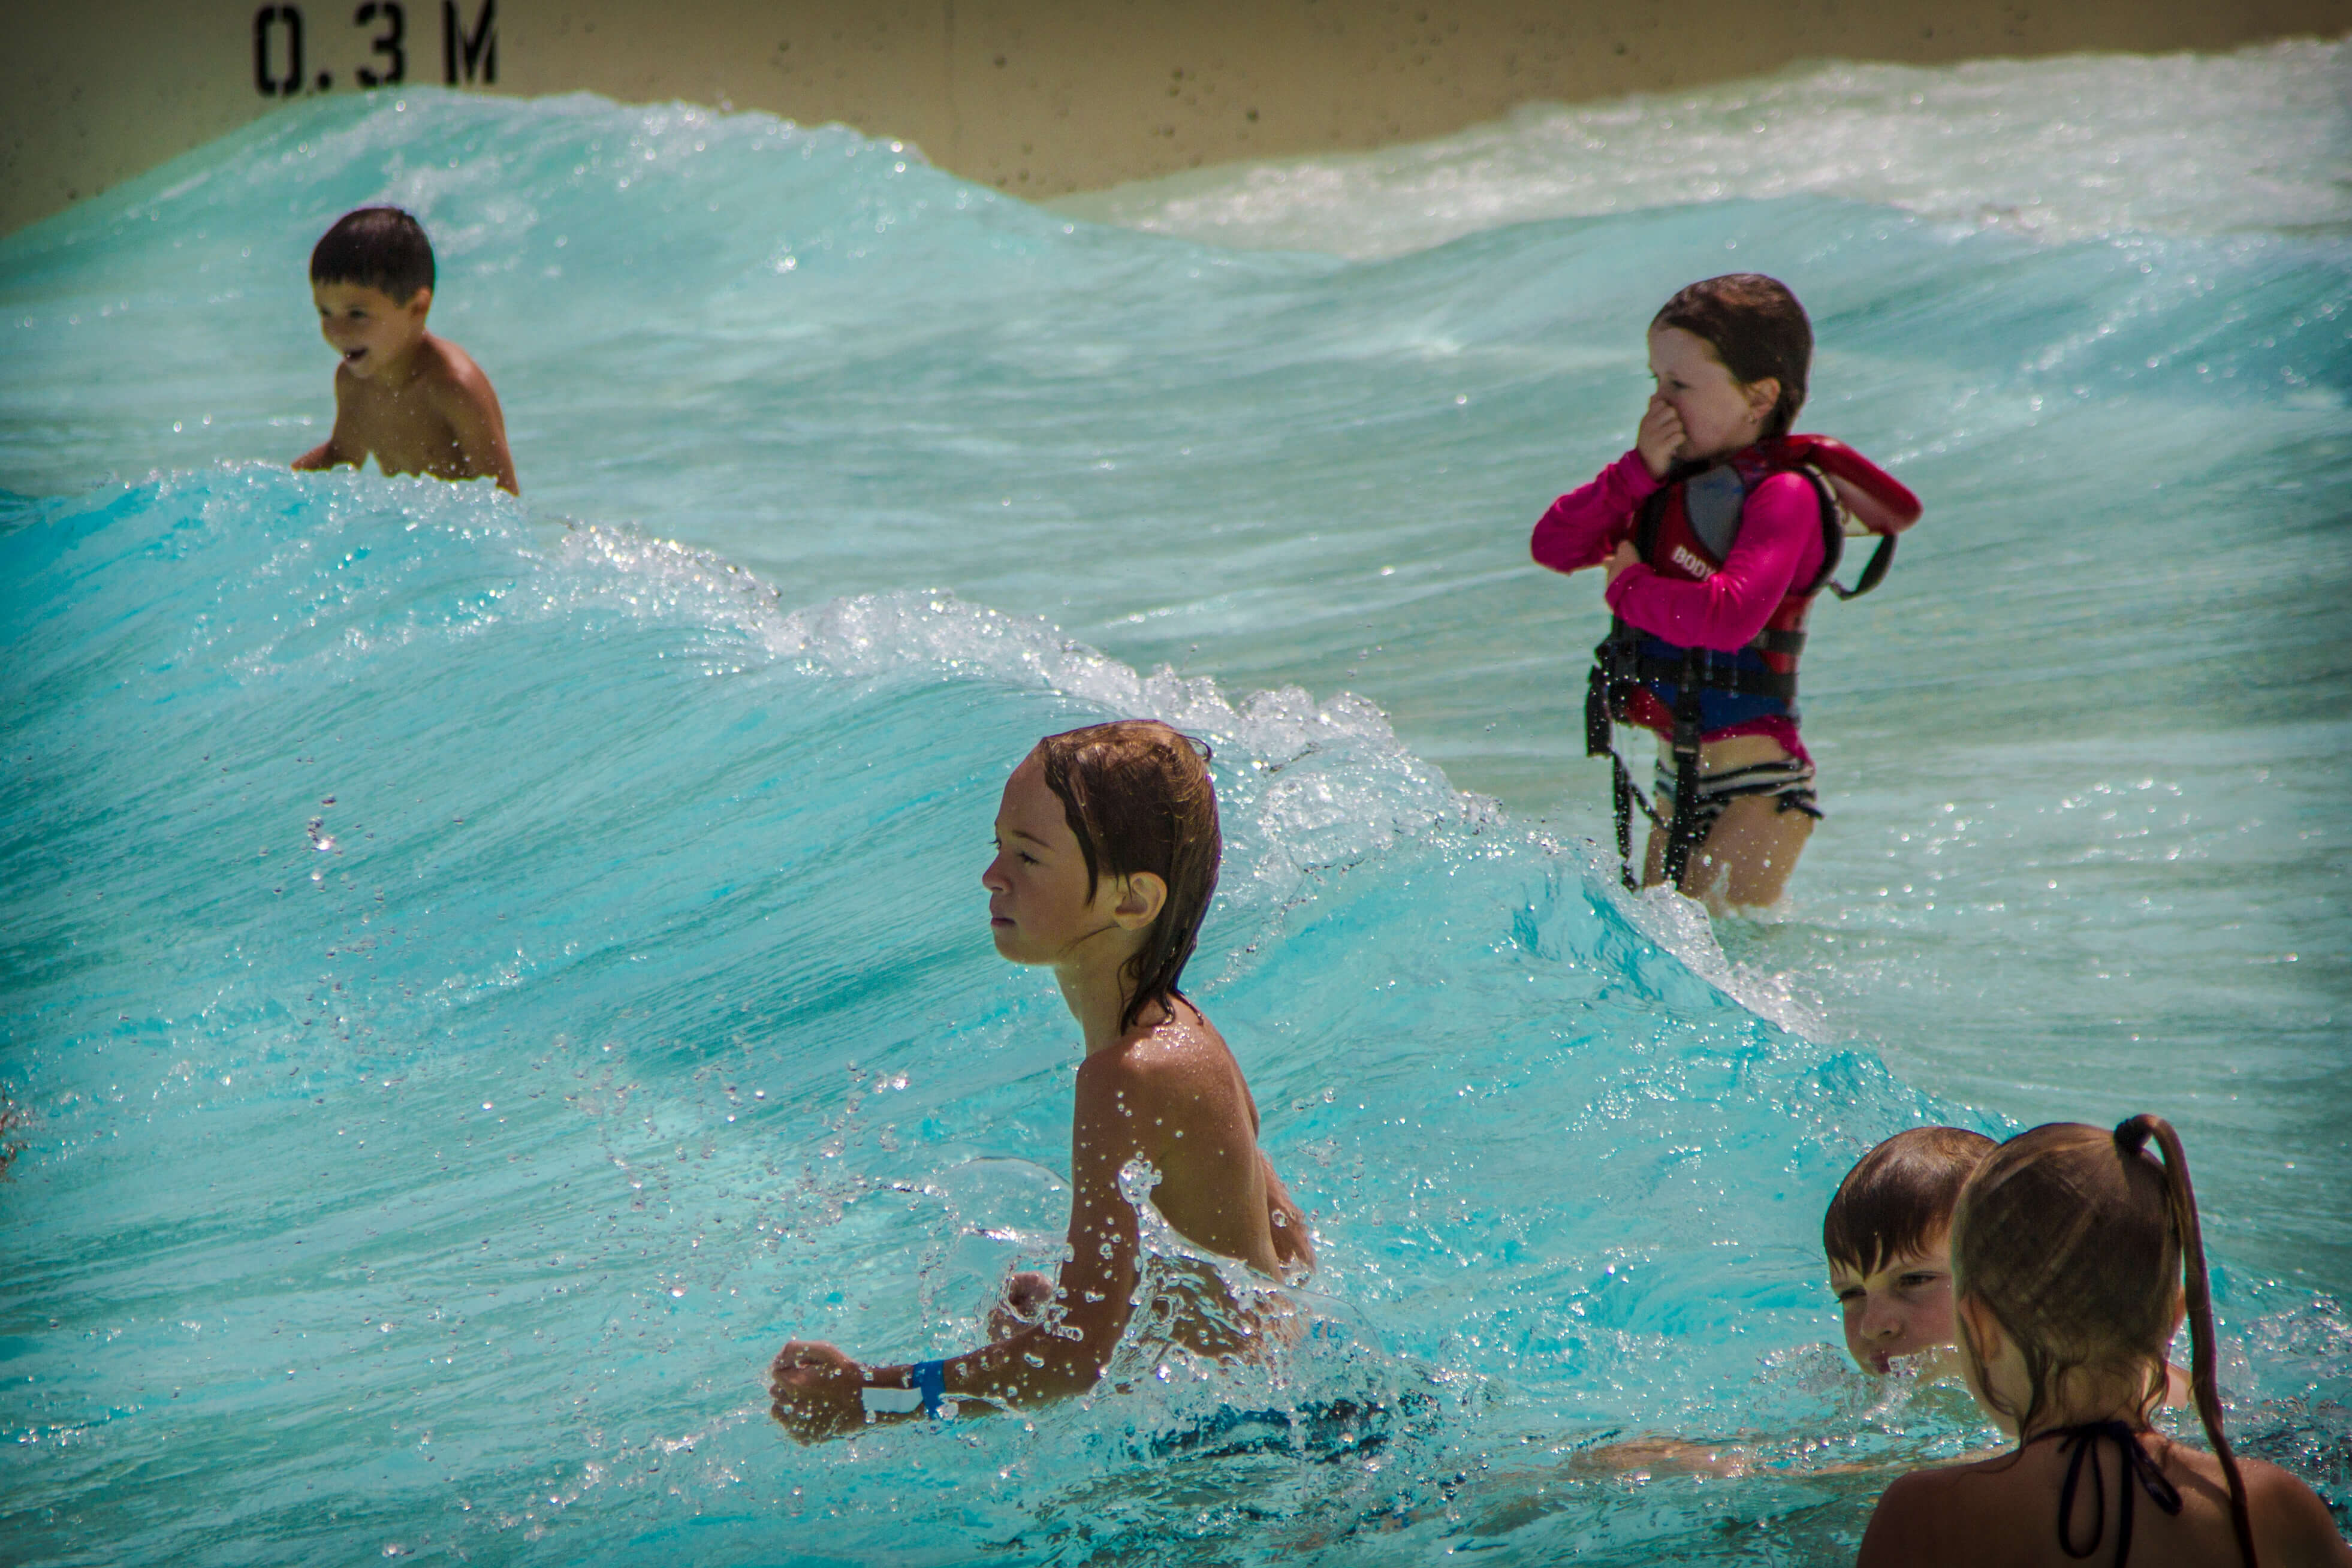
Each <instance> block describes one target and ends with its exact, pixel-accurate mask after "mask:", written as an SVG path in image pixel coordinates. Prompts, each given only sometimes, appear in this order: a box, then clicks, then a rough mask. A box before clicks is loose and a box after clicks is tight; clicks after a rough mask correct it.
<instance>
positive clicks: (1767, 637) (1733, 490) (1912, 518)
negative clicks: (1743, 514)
mask: <svg viewBox="0 0 2352 1568" xmlns="http://www.w3.org/2000/svg"><path fill="white" fill-rule="evenodd" d="M1781 473H1798V474H1802V475H1803V476H1804V477H1805V479H1806V480H1807V481H1808V482H1809V483H1810V484H1811V486H1812V487H1813V490H1814V493H1815V494H1816V495H1817V496H1819V497H1820V500H1821V511H1822V569H1821V571H1820V572H1819V573H1817V574H1815V575H1814V576H1813V578H1812V580H1811V581H1810V582H1806V583H1791V584H1789V591H1788V593H1787V594H1786V595H1783V596H1782V598H1781V600H1780V604H1779V605H1776V606H1775V607H1774V608H1773V611H1772V615H1771V617H1770V618H1769V619H1768V620H1767V621H1766V622H1765V623H1764V628H1763V630H1761V631H1760V632H1759V633H1757V635H1756V637H1755V640H1754V641H1752V642H1750V643H1749V644H1748V647H1746V648H1743V649H1741V650H1740V652H1741V653H1743V654H1745V653H1748V652H1751V651H1752V652H1753V653H1754V654H1756V655H1757V656H1758V658H1757V659H1755V660H1747V659H1742V660H1740V661H1739V662H1740V663H1744V664H1748V665H1749V666H1750V667H1751V668H1754V667H1755V666H1756V665H1757V664H1760V666H1761V668H1764V669H1768V670H1769V671H1771V672H1772V673H1774V674H1776V675H1780V676H1786V677H1790V678H1791V679H1790V683H1789V685H1788V687H1787V695H1788V696H1789V697H1790V698H1793V697H1794V696H1795V686H1794V682H1793V678H1794V677H1795V675H1796V673H1797V658H1798V655H1799V654H1801V652H1803V650H1804V646H1805V629H1804V628H1805V616H1806V613H1807V612H1808V611H1809V610H1811V608H1812V603H1813V599H1814V597H1815V596H1816V595H1819V594H1820V593H1821V591H1822V589H1823V588H1824V587H1826V588H1828V589H1830V590H1831V592H1832V593H1834V594H1836V595H1838V597H1840V598H1842V599H1844V598H1852V597H1853V596H1854V595H1857V594H1867V593H1868V592H1870V590H1871V589H1873V588H1875V587H1876V586H1878V584H1879V580H1880V579H1881V578H1883V577H1885V575H1886V568H1887V567H1888V565H1889V564H1891V563H1893V560H1894V556H1895V535H1896V534H1898V533H1900V532H1902V531H1904V530H1905V529H1906V528H1909V527H1910V526H1911V525H1912V524H1913V523H1914V522H1916V521H1918V520H1919V513H1920V510H1921V509H1920V505H1919V498H1918V497H1917V496H1916V495H1913V494H1912V493H1911V491H1910V490H1909V489H1906V487H1905V486H1904V484H1903V483H1902V481H1901V480H1899V479H1895V477H1894V476H1893V475H1891V474H1888V473H1887V472H1886V471H1885V469H1883V468H1879V467H1878V466H1877V465H1876V464H1875V463H1873V462H1872V461H1871V460H1870V459H1869V458H1865V457H1864V456H1863V455H1862V454H1861V453H1859V452H1857V451H1855V450H1854V449H1853V447H1849V446H1847V445H1846V444H1845V443H1844V442H1843V441H1836V440H1832V439H1831V438H1830V437H1827V436H1784V437H1780V438H1778V439H1776V440H1769V441H1759V442H1758V443H1757V444H1756V445H1754V446H1752V447H1744V448H1742V449H1741V450H1739V451H1738V452H1735V453H1733V454H1732V456H1731V457H1730V458H1727V459H1726V460H1725V461H1723V462H1720V463H1716V464H1711V465H1709V466H1707V467H1706V468H1698V469H1695V470H1693V471H1691V472H1688V473H1685V474H1683V475H1681V476H1680V477H1678V478H1674V479H1671V480H1670V482H1668V483H1667V484H1665V485H1664V486H1662V487H1660V488H1659V489H1657V490H1656V491H1654V492H1653V493H1652V495H1651V496H1650V498H1649V500H1646V501H1644V502H1643V505H1642V510H1641V512H1640V513H1639V515H1638V516H1637V518H1636V520H1635V521H1634V527H1633V547H1634V549H1635V550H1636V551H1637V552H1640V554H1641V557H1642V561H1643V564H1645V565H1647V566H1648V567H1649V568H1650V569H1651V570H1652V571H1654V572H1660V573H1664V574H1666V575H1668V576H1671V577H1680V578H1682V579H1684V580H1685V581H1686V582H1692V583H1704V582H1706V580H1707V579H1708V578H1709V577H1712V576H1714V575H1715V574H1717V572H1719V571H1721V570H1723V563H1724V561H1725V560H1726V558H1727V557H1728V556H1729V555H1730V553H1731V546H1732V544H1733V542H1735V541H1736V540H1737V539H1738V537H1739V518H1740V511H1741V509H1742V508H1743V507H1744V506H1745V505H1746V503H1747V500H1748V493H1749V492H1750V491H1752V490H1753V489H1755V488H1756V487H1757V486H1758V485H1759V484H1762V483H1763V482H1764V481H1765V480H1766V479H1769V478H1771V477H1772V476H1773V475H1774V474H1781ZM1848 516H1852V517H1853V519H1854V521H1856V522H1858V523H1859V524H1861V526H1862V527H1863V528H1864V529H1866V530H1867V531H1870V532H1873V533H1875V534H1877V535H1879V536H1880V542H1879V546H1878V549H1877V551H1876V552H1874V554H1873V555H1872V557H1871V560H1870V563H1869V565H1868V566H1866V567H1865V568H1864V571H1863V575H1862V581H1861V582H1860V583H1859V584H1856V585H1855V586H1853V587H1852V588H1847V587H1845V586H1844V585H1843V584H1838V583H1835V582H1832V576H1833V574H1835V573H1836V571H1837V568H1838V561H1839V557H1840V556H1841V554H1842V553H1843V550H1844V547H1845V520H1846V518H1847V517H1848ZM1654 640H1655V641H1657V642H1658V643H1659V645H1660V646H1661V647H1673V646H1674V645H1672V644H1669V643H1665V642H1664V639H1663V638H1659V639H1654ZM1771 684H1772V685H1774V686H1778V685H1780V683H1779V682H1773V683H1771Z"/></svg>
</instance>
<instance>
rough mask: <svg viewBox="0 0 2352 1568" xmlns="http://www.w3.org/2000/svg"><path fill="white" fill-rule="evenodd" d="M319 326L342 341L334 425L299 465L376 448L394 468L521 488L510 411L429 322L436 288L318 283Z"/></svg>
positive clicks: (358, 459) (364, 455)
mask: <svg viewBox="0 0 2352 1568" xmlns="http://www.w3.org/2000/svg"><path fill="white" fill-rule="evenodd" d="M310 294H311V298H312V300H313V301H314V302H315V303H316V304H317V306H318V310H319V335H320V336H321V337H323V338H324V339H326V341H327V345H328V347H330V348H331V349H333V350H334V351H335V353H336V356H337V363H336V366H335V426H334V430H333V432H332V433H331V434H330V435H329V436H328V437H327V439H326V440H325V441H323V442H321V443H320V444H319V445H318V446H316V447H312V448H311V449H310V451H308V452H305V453H303V454H302V455H301V456H300V457H299V458H295V459H294V467H295V468H298V469H318V468H337V467H341V466H342V465H345V464H349V465H352V466H355V467H357V466H363V465H364V464H365V463H366V462H367V459H368V458H371V457H373V458H375V460H376V464H377V466H378V467H379V468H383V471H384V472H385V473H387V474H429V475H431V476H432V477H433V478H435V479H481V478H483V477H485V476H487V477H488V478H490V479H496V480H497V481H498V482H499V487H500V488H501V489H506V490H509V491H511V492H513V493H515V494H520V493H521V491H520V488H519V487H518V486H517V484H516V480H515V470H514V458H513V457H512V455H511V454H509V452H508V450H507V429H506V417H505V416H504V415H503V414H502V413H500V411H499V399H498V394H497V393H495V392H493V391H491V390H490V381H489V377H488V376H486V375H484V374H482V372H481V368H480V367H479V366H478V365H477V364H475V363H474V362H473V361H472V360H471V359H470V358H468V357H467V353H466V351H465V350H463V349H461V348H459V347H458V346H457V344H455V343H453V342H449V341H448V340H447V339H446V338H436V337H435V336H434V335H433V334H432V333H430V332H428V331H425V314H426V312H427V311H429V310H431V309H432V307H433V290H432V289H418V290H417V291H416V292H415V294H414V295H412V296H411V297H410V298H409V299H408V300H406V301H405V302H403V301H401V300H394V298H393V297H392V296H391V295H389V294H386V293H385V292H383V290H382V289H373V288H370V287H369V286H367V285H366V284H363V283H313V284H311V285H310Z"/></svg>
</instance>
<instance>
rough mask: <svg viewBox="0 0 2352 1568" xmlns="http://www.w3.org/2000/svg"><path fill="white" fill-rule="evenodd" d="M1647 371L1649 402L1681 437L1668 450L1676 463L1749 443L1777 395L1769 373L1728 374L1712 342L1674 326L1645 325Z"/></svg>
mask: <svg viewBox="0 0 2352 1568" xmlns="http://www.w3.org/2000/svg"><path fill="white" fill-rule="evenodd" d="M1650 374H1651V376H1652V377H1653V379H1654V381H1655V382H1656V384H1657V390H1656V391H1655V392H1654V393H1652V394H1651V396H1650V406H1651V407H1652V408H1653V409H1655V408H1657V407H1659V406H1661V405H1663V406H1664V407H1665V408H1668V409H1670V410H1672V411H1673V413H1674V416H1675V418H1676V419H1677V420H1679V421H1680V422H1681V426H1682V439H1681V440H1680V441H1679V442H1678V443H1676V444H1675V447H1674V449H1673V452H1672V456H1673V458H1674V460H1675V462H1678V463H1705V462H1712V461H1713V460H1715V459H1716V458H1727V457H1729V456H1730V455H1731V454H1732V453H1734V452H1737V451H1738V450H1739V449H1740V448H1741V447H1748V446H1752V445H1753V444H1754V443H1755V442H1756V440H1757V438H1758V437H1760V436H1761V435H1762V434H1763V431H1764V422H1765V420H1766V419H1768V418H1769V417H1770V416H1771V413H1772V405H1774V403H1776V402H1777V401H1778V400H1779V398H1780V383H1779V382H1778V381H1775V380H1773V379H1772V378H1771V377H1770V376H1767V377H1765V378H1764V379H1763V380H1761V381H1757V382H1748V383H1746V384H1742V383H1741V382H1739V381H1738V380H1736V379H1734V378H1733V376H1732V374H1731V372H1730V371H1729V370H1728V369H1727V368H1725V366H1724V363H1723V361H1722V360H1721V359H1720V358H1718V357H1717V354H1716V352H1715V348H1714V345H1712V344H1710V343H1709V342H1707V341H1706V339H1705V338H1702V337H1699V336H1698V335H1697V334H1696V333H1693V332H1687V331H1684V330H1683V329H1682V328H1680V327H1655V328H1653V329H1651V331H1650Z"/></svg>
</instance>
